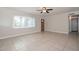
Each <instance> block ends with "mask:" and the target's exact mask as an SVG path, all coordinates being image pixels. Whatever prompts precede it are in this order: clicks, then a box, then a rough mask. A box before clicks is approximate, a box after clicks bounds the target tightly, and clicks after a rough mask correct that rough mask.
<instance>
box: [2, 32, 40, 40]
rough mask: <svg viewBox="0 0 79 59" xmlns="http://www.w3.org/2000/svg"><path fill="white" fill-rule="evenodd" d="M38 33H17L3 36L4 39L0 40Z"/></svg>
mask: <svg viewBox="0 0 79 59" xmlns="http://www.w3.org/2000/svg"><path fill="white" fill-rule="evenodd" d="M37 32H39V31H34V32H29V33H26V32H24V33H18V34H15V35H7V36H4V37H0V39H6V38H11V37H16V36H21V35H26V34H33V33H37Z"/></svg>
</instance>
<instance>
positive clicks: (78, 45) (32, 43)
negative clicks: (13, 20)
mask: <svg viewBox="0 0 79 59" xmlns="http://www.w3.org/2000/svg"><path fill="white" fill-rule="evenodd" d="M78 50H79V34H77V33H70V34H61V33H54V32H39V33H34V34H29V35H22V36H18V37H13V38H7V39H1V40H0V51H78Z"/></svg>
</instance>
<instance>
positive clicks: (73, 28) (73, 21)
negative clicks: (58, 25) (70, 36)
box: [69, 15, 78, 32]
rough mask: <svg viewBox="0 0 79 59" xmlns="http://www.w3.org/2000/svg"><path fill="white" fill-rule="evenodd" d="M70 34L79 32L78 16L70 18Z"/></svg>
mask: <svg viewBox="0 0 79 59" xmlns="http://www.w3.org/2000/svg"><path fill="white" fill-rule="evenodd" d="M69 24H70V32H78V15H73V16H70V23H69Z"/></svg>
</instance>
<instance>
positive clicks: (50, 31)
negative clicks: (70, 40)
mask: <svg viewBox="0 0 79 59" xmlns="http://www.w3.org/2000/svg"><path fill="white" fill-rule="evenodd" d="M47 32H55V33H62V34H68V32H60V31H47Z"/></svg>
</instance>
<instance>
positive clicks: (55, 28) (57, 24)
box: [46, 13, 69, 33]
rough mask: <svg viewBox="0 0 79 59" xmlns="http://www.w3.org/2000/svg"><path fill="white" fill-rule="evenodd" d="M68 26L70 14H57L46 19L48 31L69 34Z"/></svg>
mask: <svg viewBox="0 0 79 59" xmlns="http://www.w3.org/2000/svg"><path fill="white" fill-rule="evenodd" d="M68 26H69V24H68V14H67V13H63V14H57V15H53V14H51V15H49V16H47V18H46V31H50V32H58V33H68V32H69V27H68Z"/></svg>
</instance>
